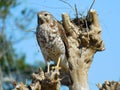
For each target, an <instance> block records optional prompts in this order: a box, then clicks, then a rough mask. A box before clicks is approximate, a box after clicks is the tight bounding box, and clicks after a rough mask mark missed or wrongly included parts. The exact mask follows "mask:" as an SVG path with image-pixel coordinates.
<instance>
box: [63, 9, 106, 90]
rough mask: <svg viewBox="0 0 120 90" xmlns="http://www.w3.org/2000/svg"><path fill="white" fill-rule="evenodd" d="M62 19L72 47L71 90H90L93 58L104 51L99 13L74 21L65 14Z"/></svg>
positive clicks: (70, 54)
mask: <svg viewBox="0 0 120 90" xmlns="http://www.w3.org/2000/svg"><path fill="white" fill-rule="evenodd" d="M62 18H63V26H64V28H65V31H66V35H67V39H68V41H69V46H70V47H69V56H70V57H69V59H68V61H69V62H70V63H71V65H72V69H71V70H70V76H71V78H72V81H73V84H72V85H69V90H89V86H88V70H89V68H90V65H91V63H92V60H93V56H94V54H95V53H96V52H97V51H102V50H104V44H103V41H102V40H101V27H100V24H99V21H98V17H97V13H96V11H94V10H91V11H90V12H89V13H88V16H86V17H85V18H78V19H74V20H70V18H69V16H68V15H67V14H63V15H62Z"/></svg>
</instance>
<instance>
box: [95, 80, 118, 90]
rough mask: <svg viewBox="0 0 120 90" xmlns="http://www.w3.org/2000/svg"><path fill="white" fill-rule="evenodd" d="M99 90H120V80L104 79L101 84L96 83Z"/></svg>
mask: <svg viewBox="0 0 120 90" xmlns="http://www.w3.org/2000/svg"><path fill="white" fill-rule="evenodd" d="M97 86H98V88H99V90H120V82H116V81H111V82H110V81H105V83H103V84H97Z"/></svg>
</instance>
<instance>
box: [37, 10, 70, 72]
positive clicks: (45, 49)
mask: <svg viewBox="0 0 120 90" xmlns="http://www.w3.org/2000/svg"><path fill="white" fill-rule="evenodd" d="M36 37H37V41H38V44H39V46H40V48H41V51H42V54H43V56H44V59H45V61H46V63H47V65H48V73H49V65H50V60H53V61H54V62H55V63H57V62H58V59H59V58H60V60H61V61H60V67H62V68H63V69H67V68H68V61H67V55H68V49H67V48H68V47H69V46H68V41H67V38H66V34H65V31H64V28H63V26H62V25H61V24H60V23H59V22H58V21H56V20H55V19H54V18H53V16H52V15H51V14H50V13H49V12H46V11H41V12H39V13H38V25H37V30H36Z"/></svg>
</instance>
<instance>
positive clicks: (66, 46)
mask: <svg viewBox="0 0 120 90" xmlns="http://www.w3.org/2000/svg"><path fill="white" fill-rule="evenodd" d="M57 24H58V29H59V33H60V37H61V38H62V41H63V42H64V44H65V49H66V56H67V57H68V55H69V54H68V48H69V44H68V40H67V36H66V33H65V30H64V28H63V26H62V24H60V23H59V22H57Z"/></svg>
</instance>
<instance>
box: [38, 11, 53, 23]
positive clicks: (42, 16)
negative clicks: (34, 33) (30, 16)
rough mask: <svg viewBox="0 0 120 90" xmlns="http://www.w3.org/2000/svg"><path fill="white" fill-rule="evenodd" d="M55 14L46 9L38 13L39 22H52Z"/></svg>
mask: <svg viewBox="0 0 120 90" xmlns="http://www.w3.org/2000/svg"><path fill="white" fill-rule="evenodd" d="M52 20H53V16H52V15H51V14H50V13H49V12H46V11H41V12H39V13H38V24H43V23H51V22H52Z"/></svg>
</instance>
